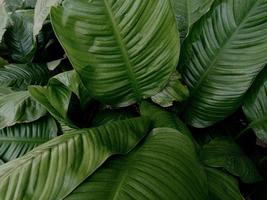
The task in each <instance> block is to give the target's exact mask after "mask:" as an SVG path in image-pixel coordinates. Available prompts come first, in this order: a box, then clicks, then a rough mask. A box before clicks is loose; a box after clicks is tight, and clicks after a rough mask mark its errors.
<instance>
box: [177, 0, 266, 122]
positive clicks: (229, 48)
mask: <svg viewBox="0 0 267 200" xmlns="http://www.w3.org/2000/svg"><path fill="white" fill-rule="evenodd" d="M183 50H184V53H183V56H182V63H181V68H182V71H183V77H184V80H185V81H186V83H187V85H188V86H189V90H190V92H191V98H190V100H189V103H188V106H187V109H186V110H185V118H186V121H187V122H188V123H189V124H191V125H193V126H195V127H207V126H210V125H212V124H214V123H216V122H218V121H221V120H223V119H224V118H225V117H227V116H229V115H230V114H232V113H233V112H234V111H235V110H236V109H237V108H238V106H239V105H240V103H241V100H242V98H243V97H244V94H245V93H246V91H247V90H248V88H249V87H250V85H251V84H252V82H253V80H254V79H255V77H256V76H257V74H258V73H259V72H260V71H261V70H262V68H263V65H264V63H266V62H267V0H246V1H243V0H216V2H215V3H214V6H213V7H212V9H211V11H210V12H209V13H208V14H207V15H205V17H203V18H201V20H200V21H199V22H198V23H197V24H196V25H195V26H194V28H193V30H192V32H191V34H190V36H189V37H188V39H187V40H186V42H185V45H184V48H183Z"/></svg>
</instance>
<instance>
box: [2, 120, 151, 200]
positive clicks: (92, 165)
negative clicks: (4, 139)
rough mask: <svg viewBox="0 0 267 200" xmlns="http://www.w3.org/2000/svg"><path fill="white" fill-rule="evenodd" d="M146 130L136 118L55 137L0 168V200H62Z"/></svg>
mask: <svg viewBox="0 0 267 200" xmlns="http://www.w3.org/2000/svg"><path fill="white" fill-rule="evenodd" d="M149 126H150V123H149V121H148V120H146V119H144V118H136V119H131V120H125V121H120V122H116V123H110V124H108V125H106V126H102V127H99V128H95V129H81V130H73V131H71V132H69V133H66V134H64V135H62V136H60V137H57V138H55V139H53V140H51V141H49V142H47V143H45V144H43V145H41V146H39V147H37V148H35V149H34V150H33V151H31V152H29V153H28V154H26V155H25V156H23V157H21V158H19V159H16V160H13V161H10V162H8V163H7V164H5V165H2V166H0V180H1V181H0V199H17V200H19V199H31V200H39V199H46V200H58V199H63V198H64V197H66V196H67V195H68V194H69V193H71V191H72V190H74V189H75V188H76V187H77V186H78V185H79V184H80V183H82V182H83V181H84V180H85V179H86V178H87V177H88V176H89V175H91V174H92V173H93V172H94V171H95V170H96V169H97V168H98V167H99V166H100V165H101V164H102V163H103V162H104V161H105V160H106V159H107V158H108V157H109V156H111V155H113V154H125V153H127V152H129V151H130V150H131V149H132V148H133V147H134V146H135V145H136V144H137V143H138V142H139V141H140V140H141V139H142V138H143V137H144V136H145V135H146V134H147V132H148V131H149ZM18 166H19V167H18Z"/></svg>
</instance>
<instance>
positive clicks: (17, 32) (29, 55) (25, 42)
mask: <svg viewBox="0 0 267 200" xmlns="http://www.w3.org/2000/svg"><path fill="white" fill-rule="evenodd" d="M10 18H11V26H9V27H8V28H7V31H6V33H5V35H4V39H5V43H6V45H7V47H8V48H9V50H10V52H11V55H10V56H11V57H12V59H13V60H15V61H17V62H20V63H28V62H30V61H32V59H33V56H34V53H35V50H36V42H35V38H34V37H33V10H18V11H16V12H15V13H13V14H12V15H11V17H10Z"/></svg>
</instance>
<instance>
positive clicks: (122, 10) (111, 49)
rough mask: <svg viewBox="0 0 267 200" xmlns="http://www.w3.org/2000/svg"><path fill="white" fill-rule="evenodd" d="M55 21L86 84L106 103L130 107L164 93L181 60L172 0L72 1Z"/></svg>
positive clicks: (57, 9) (59, 10) (53, 14)
mask: <svg viewBox="0 0 267 200" xmlns="http://www.w3.org/2000/svg"><path fill="white" fill-rule="evenodd" d="M51 21H52V25H53V27H54V30H55V32H56V35H57V37H58V39H59V41H60V43H61V44H62V45H63V47H64V49H65V51H66V53H67V55H68V57H69V59H70V61H71V63H72V64H73V67H74V68H75V70H76V71H77V72H78V74H79V75H80V77H81V79H82V81H83V83H84V84H85V87H86V88H87V89H88V90H89V92H90V94H91V95H92V96H93V97H95V98H96V99H98V100H100V101H102V102H104V103H107V104H111V105H116V106H127V105H129V104H132V103H134V102H136V101H140V100H141V99H142V98H148V97H150V96H152V95H154V94H156V93H158V92H159V91H161V90H162V89H163V88H164V86H165V85H166V84H167V82H168V80H169V78H170V76H171V74H172V73H173V72H174V70H175V67H176V65H177V61H178V57H179V37H178V30H177V27H176V23H175V17H174V14H173V12H172V9H171V5H170V2H169V0H159V1H155V0H147V1H144V0H135V1H132V0H125V1H119V0H115V1H114V0H100V1H84V0H66V1H64V2H63V5H62V6H57V7H53V8H52V9H51ZM96 22H97V23H96Z"/></svg>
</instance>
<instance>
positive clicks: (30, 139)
mask: <svg viewBox="0 0 267 200" xmlns="http://www.w3.org/2000/svg"><path fill="white" fill-rule="evenodd" d="M56 135H57V125H56V122H55V121H54V120H53V119H52V118H47V117H45V118H42V119H40V120H38V121H35V122H32V123H27V124H17V125H15V126H12V127H7V128H4V129H0V159H1V160H3V161H5V162H8V161H10V160H13V159H15V158H18V157H21V156H23V155H24V154H26V153H27V152H29V151H30V150H32V149H33V148H35V147H37V146H39V145H40V144H42V143H45V142H47V141H48V140H50V139H52V138H54V137H55V136H56Z"/></svg>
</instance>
